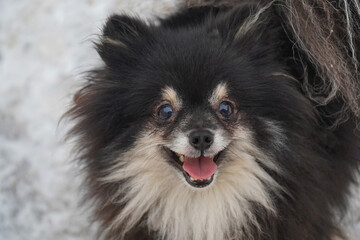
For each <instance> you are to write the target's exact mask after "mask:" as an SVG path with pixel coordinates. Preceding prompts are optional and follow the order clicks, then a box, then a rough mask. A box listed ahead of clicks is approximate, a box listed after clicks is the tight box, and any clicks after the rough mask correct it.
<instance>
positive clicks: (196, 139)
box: [189, 130, 214, 151]
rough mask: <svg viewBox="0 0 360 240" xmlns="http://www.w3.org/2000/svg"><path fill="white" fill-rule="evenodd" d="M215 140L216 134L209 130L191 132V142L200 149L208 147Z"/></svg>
mask: <svg viewBox="0 0 360 240" xmlns="http://www.w3.org/2000/svg"><path fill="white" fill-rule="evenodd" d="M213 141H214V135H213V134H212V133H211V132H210V131H207V130H197V131H193V132H191V133H190V136H189V142H190V144H191V146H193V147H194V148H195V149H198V150H201V151H203V150H206V149H208V148H209V147H210V146H211V144H212V143H213Z"/></svg>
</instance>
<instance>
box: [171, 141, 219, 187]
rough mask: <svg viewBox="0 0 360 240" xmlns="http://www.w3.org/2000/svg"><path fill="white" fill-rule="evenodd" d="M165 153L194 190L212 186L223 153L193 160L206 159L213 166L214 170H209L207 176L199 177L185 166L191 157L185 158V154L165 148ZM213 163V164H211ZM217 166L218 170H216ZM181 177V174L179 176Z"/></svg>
mask: <svg viewBox="0 0 360 240" xmlns="http://www.w3.org/2000/svg"><path fill="white" fill-rule="evenodd" d="M164 150H165V153H166V154H167V155H168V158H167V159H169V163H170V164H171V165H173V166H174V167H175V168H176V169H177V170H178V171H180V173H182V175H183V177H184V178H185V180H186V182H187V183H188V184H189V185H190V186H192V187H194V188H205V187H208V186H210V185H211V183H212V182H213V181H214V176H215V174H216V172H217V166H218V164H219V156H220V155H221V153H222V152H223V151H220V152H218V153H217V154H215V155H214V156H206V157H205V156H203V155H201V156H199V157H198V158H191V159H194V160H196V161H201V160H200V158H206V159H207V161H209V162H210V163H211V164H212V166H213V167H212V169H211V170H209V171H208V172H207V173H206V174H202V175H198V174H194V173H193V172H192V171H189V169H187V168H186V166H184V163H185V161H186V160H187V159H190V157H187V156H185V155H184V154H180V153H177V152H174V151H172V150H171V149H169V148H167V147H164ZM211 161H212V162H211ZM215 165H216V168H215ZM179 175H181V174H179Z"/></svg>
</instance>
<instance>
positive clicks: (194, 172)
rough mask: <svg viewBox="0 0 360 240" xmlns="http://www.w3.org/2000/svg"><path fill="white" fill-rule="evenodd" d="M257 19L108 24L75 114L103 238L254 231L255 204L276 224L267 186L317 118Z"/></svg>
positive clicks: (282, 44)
mask: <svg viewBox="0 0 360 240" xmlns="http://www.w3.org/2000/svg"><path fill="white" fill-rule="evenodd" d="M265 11H266V8H264V9H260V10H259V9H257V10H256V11H254V7H250V8H241V9H240V10H239V9H236V10H234V11H233V12H230V13H227V14H220V13H216V12H213V13H212V14H210V15H214V16H212V17H209V19H207V18H204V19H203V20H201V21H200V22H198V23H195V24H193V25H192V26H189V27H182V26H181V24H183V23H184V22H182V23H181V24H180V25H177V23H176V22H175V21H174V20H172V19H169V20H167V21H164V22H162V23H161V24H160V26H153V25H151V26H149V25H146V24H145V23H144V22H142V21H140V20H138V19H134V18H130V17H126V16H113V17H111V18H109V20H108V22H107V24H106V26H105V27H104V32H103V36H102V37H101V41H100V42H99V43H98V44H97V49H98V52H99V54H100V56H101V58H102V59H103V61H104V63H105V65H104V67H103V68H101V69H99V70H96V71H94V72H93V73H92V74H93V75H92V78H91V81H90V82H89V84H88V85H87V86H86V87H85V88H84V89H82V90H81V91H80V92H79V94H78V95H77V97H76V99H75V104H76V106H75V107H74V108H73V110H72V114H73V116H75V117H77V118H79V123H78V124H77V126H76V127H75V128H74V132H75V133H77V134H78V135H80V137H81V142H80V143H81V147H82V150H83V151H84V158H85V159H86V161H87V163H86V164H87V167H88V168H89V173H90V179H91V183H90V184H91V186H93V191H94V192H93V195H95V198H97V199H98V200H99V202H100V205H101V207H100V208H101V210H100V213H99V214H102V216H101V217H102V219H103V221H104V222H106V224H107V227H109V229H110V230H111V229H117V226H121V227H119V229H122V230H121V232H122V233H124V234H125V232H127V231H130V229H131V228H132V227H133V226H135V225H136V224H137V223H138V222H141V221H145V222H147V225H146V226H148V227H149V229H151V230H154V231H157V232H159V234H160V235H162V236H170V238H172V239H190V238H191V239H224V236H225V235H228V236H230V235H231V236H232V235H234V234H235V235H236V234H239V233H240V232H241V233H242V234H244V232H246V231H244V229H245V228H246V226H247V225H249V222H252V223H254V225H256V223H255V222H256V221H255V220H256V217H255V216H254V212H253V211H252V210H251V209H252V206H253V205H254V204H256V205H259V206H261V207H262V208H261V209H264V211H268V212H270V213H273V214H275V212H276V209H275V208H274V204H273V196H274V194H276V193H277V192H278V191H281V186H280V185H279V184H278V183H277V182H276V180H274V178H273V176H274V175H281V174H282V171H283V165H289V163H288V162H281V159H282V158H281V156H282V155H284V154H287V152H288V151H289V149H291V150H292V151H293V150H294V149H296V148H298V149H299V151H300V149H301V148H302V146H300V145H298V146H297V144H298V139H299V138H300V137H308V136H310V135H311V131H312V126H313V121H314V113H313V111H312V107H311V105H310V103H309V101H307V100H306V98H305V97H304V96H303V95H302V94H301V90H300V88H299V84H298V81H297V80H296V79H295V78H294V76H293V74H294V73H296V71H294V70H293V69H291V68H289V65H290V63H289V62H290V60H289V56H292V54H293V52H292V49H291V47H288V46H287V45H286V44H289V43H288V41H286V40H285V39H286V35H285V33H284V32H283V31H282V28H281V25H280V23H278V22H277V20H276V18H275V17H273V16H269V15H268V14H266V13H265ZM216 14H218V16H217V17H215V15H216ZM184 21H185V20H184ZM291 64H292V63H291ZM299 154H301V153H299ZM104 196H107V197H106V199H104ZM209 208H212V209H213V210H212V211H209ZM114 209H115V210H114ZM145 215H146V216H147V217H146V220H144V219H143V217H144V216H145ZM214 219H219V221H214ZM234 219H236V221H234ZM179 224H181V226H180V225H179ZM119 229H117V231H120V230H119ZM203 229H207V230H203ZM224 229H226V231H225V230H224ZM230 229H231V231H230Z"/></svg>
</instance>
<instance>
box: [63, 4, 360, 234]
mask: <svg viewBox="0 0 360 240" xmlns="http://www.w3.org/2000/svg"><path fill="white" fill-rule="evenodd" d="M257 7H258V6H255V5H253V4H250V3H245V4H242V5H240V6H238V7H236V8H233V9H231V10H228V9H225V10H222V9H218V8H211V7H201V8H193V9H184V10H182V11H180V12H179V13H177V14H175V15H172V16H170V17H168V18H166V19H164V20H161V22H160V25H158V26H155V25H147V24H145V23H144V22H142V21H141V20H138V19H136V18H132V17H128V16H119V15H114V16H112V17H110V18H109V19H108V21H107V23H106V25H105V27H104V29H103V36H102V37H101V39H100V41H99V42H98V43H97V50H98V53H99V55H100V56H101V58H102V59H103V61H104V63H105V65H104V66H103V67H101V68H99V69H96V70H94V71H92V72H91V74H90V77H89V81H88V83H87V84H86V86H85V87H84V88H83V89H82V90H80V91H79V92H78V94H77V95H76V97H75V100H74V107H73V108H72V109H71V110H70V112H69V114H70V116H71V117H72V118H74V119H77V120H78V122H77V124H76V126H75V127H74V129H73V130H72V133H71V134H74V135H76V136H78V137H79V149H80V154H81V155H80V159H81V162H82V164H83V165H84V166H85V171H86V172H87V176H88V178H87V184H88V187H89V193H88V195H87V198H88V199H92V200H93V201H94V206H95V207H96V209H95V218H96V220H98V221H99V222H100V223H101V226H102V228H101V230H100V231H101V232H102V234H104V235H105V237H106V238H107V239H117V236H119V235H118V234H119V233H120V232H121V231H122V229H121V226H119V227H114V228H112V229H107V227H108V226H109V225H110V224H112V222H113V220H114V218H115V217H116V216H117V215H118V214H120V212H121V209H122V207H123V206H124V204H126V202H125V203H124V202H123V203H122V204H114V203H113V202H114V201H113V200H114V199H121V198H122V197H123V195H117V190H118V189H119V186H121V184H123V183H122V182H113V183H103V182H101V181H99V179H100V178H102V177H106V176H107V174H108V169H109V168H111V167H112V166H113V165H114V164H115V162H116V159H115V157H116V156H117V154H119V153H121V152H125V151H127V150H129V149H131V148H132V146H133V144H134V141H135V140H136V139H137V138H138V134H139V132H140V131H141V130H143V129H144V127H145V125H147V124H148V123H153V125H152V126H154V130H155V131H156V128H159V129H164V128H165V129H166V131H171V129H172V128H174V127H175V126H176V122H175V123H171V124H170V123H167V124H161V123H158V122H156V120H154V117H153V112H154V108H155V107H156V105H157V103H158V101H159V98H160V94H161V90H162V88H163V87H164V86H171V87H173V88H174V89H175V90H176V91H177V92H178V93H180V95H181V96H182V97H183V99H184V101H185V102H184V105H185V106H186V109H187V110H184V111H191V109H192V108H193V107H194V106H203V107H204V108H205V107H206V104H205V102H204V101H205V100H206V99H207V96H208V94H209V93H210V92H211V91H212V90H213V89H214V88H215V87H216V86H217V84H219V83H220V82H225V83H226V84H227V86H228V88H229V89H230V93H229V94H230V97H231V99H233V101H234V102H235V103H236V107H237V109H239V114H240V115H241V118H242V122H243V124H244V125H246V127H247V128H249V129H250V130H251V131H253V132H254V133H255V137H256V144H257V146H258V147H259V148H260V149H262V150H263V151H264V152H267V153H268V154H269V155H271V156H273V157H274V158H275V160H276V163H277V165H278V166H279V168H281V169H282V172H283V174H279V173H277V172H275V171H273V170H271V169H268V168H267V167H266V166H262V167H263V168H264V169H265V170H266V171H267V172H268V173H269V174H270V175H271V176H272V177H273V178H274V179H275V180H276V181H277V182H278V183H279V184H280V185H281V186H282V187H283V188H284V191H283V192H282V193H281V194H280V196H279V195H278V194H275V193H270V194H272V198H273V200H274V202H275V206H276V209H277V210H278V213H277V214H276V215H274V214H270V213H268V212H267V211H266V210H265V209H263V207H261V206H258V205H257V204H256V203H253V206H252V209H253V212H254V213H255V215H256V217H257V220H258V222H259V223H260V229H259V228H257V227H256V226H250V227H249V229H250V231H249V230H248V231H246V233H245V234H244V237H243V238H241V239H257V240H270V239H272V240H275V239H278V240H289V239H291V240H304V239H308V240H321V239H324V240H325V239H331V238H333V237H334V236H339V237H341V236H343V234H342V232H341V229H339V227H338V222H337V216H340V215H341V213H342V212H343V211H344V210H345V209H346V204H347V199H346V197H347V193H348V189H349V185H350V183H351V182H352V181H353V176H354V173H355V171H356V169H357V167H358V165H357V160H356V159H355V158H354V157H351V155H352V153H353V152H354V151H356V149H357V139H356V137H355V126H354V123H353V122H352V121H351V120H348V121H347V122H345V123H343V124H341V125H339V126H337V127H336V128H331V126H332V123H333V119H331V114H332V113H334V112H336V111H337V110H338V109H341V107H342V105H343V104H344V103H343V102H342V100H340V99H337V100H335V101H333V102H331V103H330V104H328V105H326V106H321V107H319V106H317V105H316V104H315V103H313V102H312V101H311V100H309V99H308V98H306V96H305V93H304V91H303V89H302V88H301V86H302V82H303V80H304V79H303V78H304V76H303V72H304V71H303V68H302V67H303V65H302V64H299V62H300V60H301V61H303V62H306V61H308V60H307V57H306V55H305V53H304V52H302V50H301V49H298V48H296V46H295V45H294V44H293V40H294V38H293V37H292V35H291V33H290V32H289V31H287V30H286V29H285V28H284V26H283V23H282V21H283V18H282V17H281V16H279V15H278V13H277V12H276V11H275V10H274V9H272V8H269V9H268V10H267V11H266V12H265V13H264V14H262V15H261V16H260V19H259V20H258V22H259V24H255V25H253V26H252V27H251V29H249V30H248V31H246V32H244V34H241V36H237V33H238V30H239V29H240V28H241V26H242V25H243V24H244V21H246V19H247V18H248V17H249V16H250V15H251V14H252V12H254V11H256V9H257ZM306 63H307V65H308V66H310V70H309V73H310V75H309V80H310V82H312V83H313V84H316V83H317V80H316V78H317V74H316V70H315V69H316V68H313V69H311V66H312V63H311V62H306ZM274 73H282V74H280V75H278V74H274ZM263 118H266V119H271V120H274V121H276V122H278V123H280V125H281V126H282V131H283V133H284V135H285V136H286V140H284V142H285V146H286V147H285V148H279V147H277V146H276V145H275V144H274V142H273V139H272V137H273V136H272V135H271V134H270V133H269V131H268V129H267V128H268V126H266V125H264V123H263V122H262V121H261V120H259V119H263ZM224 127H225V128H226V129H228V130H229V131H231V127H229V126H227V125H226V126H224ZM232 127H233V126H232ZM123 194H124V193H123ZM144 219H146V215H145V216H143V220H144ZM103 231H104V232H103ZM156 234H157V233H156V232H155V233H154V232H151V231H149V229H147V226H146V225H144V222H142V221H139V224H138V227H137V228H134V229H132V230H131V231H130V232H129V233H127V235H126V237H125V239H155V238H156V236H157V235H156Z"/></svg>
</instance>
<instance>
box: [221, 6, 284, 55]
mask: <svg viewBox="0 0 360 240" xmlns="http://www.w3.org/2000/svg"><path fill="white" fill-rule="evenodd" d="M273 10H274V9H273V6H272V4H268V5H265V6H259V5H258V4H255V3H249V2H247V3H243V4H242V5H240V6H239V7H237V8H235V9H233V10H232V11H230V12H229V13H228V14H227V15H224V16H223V17H222V18H220V19H218V20H217V23H216V29H217V31H218V32H219V34H220V36H221V37H222V38H223V39H224V40H225V41H226V42H227V43H228V44H231V45H236V46H238V47H239V48H241V49H242V50H244V51H248V50H251V49H252V48H253V47H254V46H256V45H257V44H264V43H265V42H267V44H273V43H278V42H279V39H280V38H281V37H282V35H283V34H284V31H283V28H282V25H281V21H280V18H279V17H278V16H276V15H275V14H274V11H273Z"/></svg>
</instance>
